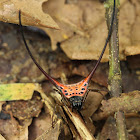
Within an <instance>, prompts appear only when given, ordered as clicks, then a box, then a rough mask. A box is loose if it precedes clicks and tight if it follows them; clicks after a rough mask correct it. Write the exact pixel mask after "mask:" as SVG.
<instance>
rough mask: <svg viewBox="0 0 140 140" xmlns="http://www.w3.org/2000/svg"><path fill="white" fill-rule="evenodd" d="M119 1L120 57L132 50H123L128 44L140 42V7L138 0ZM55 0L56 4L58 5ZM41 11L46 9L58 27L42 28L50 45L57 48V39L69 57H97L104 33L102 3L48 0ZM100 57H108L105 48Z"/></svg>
mask: <svg viewBox="0 0 140 140" xmlns="http://www.w3.org/2000/svg"><path fill="white" fill-rule="evenodd" d="M120 2H121V8H120V20H119V22H120V23H119V35H120V40H119V42H120V59H125V58H126V56H128V55H131V54H132V53H124V52H125V51H126V49H127V47H129V48H131V47H132V48H133V47H136V48H138V47H137V46H139V44H140V39H139V32H138V31H139V26H138V25H139V17H140V16H137V15H139V13H140V12H139V11H140V9H139V8H138V6H139V3H138V0H135V1H134V2H133V3H131V2H129V1H126V0H121V1H120ZM58 3H59V6H57V5H58ZM56 7H57V8H56ZM135 7H136V9H135ZM54 9H55V10H54ZM71 9H73V10H71ZM128 9H129V10H128ZM43 11H44V12H45V13H49V14H50V15H51V16H52V17H53V19H55V21H56V22H57V23H58V25H59V27H60V28H61V30H59V31H54V30H50V29H44V30H45V31H46V32H47V33H48V35H49V36H50V38H51V42H52V48H53V49H56V48H57V47H56V44H57V43H58V42H59V43H60V46H61V48H62V49H63V51H64V52H65V53H66V55H67V56H68V57H69V58H70V59H78V60H89V59H90V60H92V59H98V58H99V54H100V52H101V50H102V48H103V46H104V43H105V39H106V37H107V27H106V22H105V18H104V13H105V10H104V7H103V4H101V3H99V2H98V1H92V0H91V1H77V3H71V4H66V3H65V2H64V0H57V2H56V0H51V1H48V2H45V3H44V4H43ZM136 13H137V15H136ZM71 15H72V16H71ZM135 19H136V21H137V22H135ZM133 29H134V30H135V31H136V32H134V31H133ZM132 34H133V35H132ZM132 38H133V39H132ZM134 54H139V52H134V51H133V55H134ZM102 61H104V62H106V61H108V51H106V52H105V55H104V57H103V60H102Z"/></svg>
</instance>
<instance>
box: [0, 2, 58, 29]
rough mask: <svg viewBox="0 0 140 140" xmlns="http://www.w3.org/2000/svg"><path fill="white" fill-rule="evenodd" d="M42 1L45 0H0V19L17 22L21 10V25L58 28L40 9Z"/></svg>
mask: <svg viewBox="0 0 140 140" xmlns="http://www.w3.org/2000/svg"><path fill="white" fill-rule="evenodd" d="M44 1H46V0H40V1H35V0H30V1H28V0H22V1H21V0H8V1H7V0H2V1H0V7H1V8H0V20H1V21H3V22H10V23H16V24H18V23H19V18H18V13H19V10H21V11H22V12H21V15H22V24H23V25H33V26H39V27H48V28H54V29H59V27H58V25H57V24H56V23H55V22H54V20H53V19H52V18H51V16H50V15H48V14H44V12H43V11H42V4H43V2H44Z"/></svg>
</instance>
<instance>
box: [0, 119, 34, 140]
mask: <svg viewBox="0 0 140 140" xmlns="http://www.w3.org/2000/svg"><path fill="white" fill-rule="evenodd" d="M31 122H32V119H29V120H26V121H24V122H23V123H22V126H21V125H19V124H18V122H17V121H16V119H14V118H13V119H11V120H0V125H1V127H0V132H1V134H2V135H3V136H4V138H5V139H6V140H18V139H20V140H28V127H29V125H30V124H31Z"/></svg>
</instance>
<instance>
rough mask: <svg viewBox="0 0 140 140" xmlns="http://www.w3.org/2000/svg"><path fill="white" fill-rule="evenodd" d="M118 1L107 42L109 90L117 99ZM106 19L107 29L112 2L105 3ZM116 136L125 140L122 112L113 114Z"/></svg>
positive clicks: (119, 70) (117, 1)
mask: <svg viewBox="0 0 140 140" xmlns="http://www.w3.org/2000/svg"><path fill="white" fill-rule="evenodd" d="M119 5H120V4H119V0H116V8H115V9H116V11H115V18H114V24H113V31H112V35H111V38H110V42H109V78H108V80H109V86H108V87H109V90H110V93H111V95H112V96H113V97H119V96H120V94H121V93H122V79H121V69H120V60H119V36H118V17H119ZM105 6H106V19H107V25H108V28H109V27H110V23H111V16H110V15H111V13H112V11H113V0H107V1H106V5H105ZM115 118H116V127H117V135H118V139H119V140H127V139H128V136H127V131H126V127H125V118H124V114H123V112H120V111H117V112H116V113H115Z"/></svg>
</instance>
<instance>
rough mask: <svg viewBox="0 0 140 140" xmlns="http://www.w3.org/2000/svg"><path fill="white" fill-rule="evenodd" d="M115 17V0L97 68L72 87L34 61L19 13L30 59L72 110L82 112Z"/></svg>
mask: <svg viewBox="0 0 140 140" xmlns="http://www.w3.org/2000/svg"><path fill="white" fill-rule="evenodd" d="M114 15H115V0H114V9H113V15H112V20H111V26H110V29H109V33H108V37H107V39H106V42H105V45H104V48H103V50H102V52H101V55H100V57H99V59H98V61H97V63H96V65H95V67H94V68H93V69H92V71H91V72H90V73H89V75H88V76H87V77H86V78H85V79H84V80H82V81H80V82H78V83H76V84H71V85H64V84H61V83H59V82H58V81H56V80H55V79H54V78H52V77H51V76H49V75H48V74H47V73H46V72H45V71H44V70H43V68H42V67H41V66H40V65H39V64H38V63H37V61H36V60H35V59H34V57H33V55H32V53H31V51H30V49H29V47H28V45H27V43H26V40H25V37H24V34H23V29H22V24H21V12H20V11H19V25H20V29H21V33H22V38H23V41H24V44H25V47H26V49H27V51H28V53H29V55H30V57H31V58H32V60H33V62H34V63H35V64H36V66H37V67H38V68H39V69H40V71H41V72H42V73H43V74H44V75H45V76H46V77H47V78H48V80H49V81H50V82H51V83H52V84H53V85H54V86H55V87H56V88H57V90H58V91H59V93H60V94H61V95H62V97H63V99H65V100H67V101H68V102H69V103H70V104H71V106H72V108H76V109H77V110H80V109H81V107H82V104H83V102H84V101H85V99H86V97H87V94H88V85H89V81H90V79H91V78H92V76H93V74H94V72H95V71H96V69H97V67H98V65H99V63H100V61H101V59H102V56H103V54H104V52H105V49H106V46H107V43H108V41H109V39H110V36H111V33H112V27H113V21H114Z"/></svg>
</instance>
